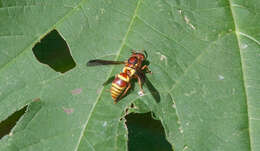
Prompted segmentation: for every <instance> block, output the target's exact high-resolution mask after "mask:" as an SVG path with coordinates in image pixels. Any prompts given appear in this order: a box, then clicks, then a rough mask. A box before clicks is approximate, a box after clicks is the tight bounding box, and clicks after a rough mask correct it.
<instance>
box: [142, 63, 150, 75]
mask: <svg viewBox="0 0 260 151" xmlns="http://www.w3.org/2000/svg"><path fill="white" fill-rule="evenodd" d="M144 69H146V71H147V72H148V73H150V74H152V71H151V70H150V69H149V68H148V66H147V65H144V66H143V67H142V68H141V70H144Z"/></svg>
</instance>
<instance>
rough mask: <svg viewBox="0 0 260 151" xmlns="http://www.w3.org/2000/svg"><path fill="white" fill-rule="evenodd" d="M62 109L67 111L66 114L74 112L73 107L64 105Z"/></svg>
mask: <svg viewBox="0 0 260 151" xmlns="http://www.w3.org/2000/svg"><path fill="white" fill-rule="evenodd" d="M62 109H63V111H64V112H65V113H67V114H68V115H69V114H72V113H73V112H74V109H73V108H65V107H62Z"/></svg>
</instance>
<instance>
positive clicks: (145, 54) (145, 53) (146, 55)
mask: <svg viewBox="0 0 260 151" xmlns="http://www.w3.org/2000/svg"><path fill="white" fill-rule="evenodd" d="M142 51H143V53H144V56H145V59H147V57H148V54H147V52H146V51H145V50H144V49H143V50H142Z"/></svg>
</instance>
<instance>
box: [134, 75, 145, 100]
mask: <svg viewBox="0 0 260 151" xmlns="http://www.w3.org/2000/svg"><path fill="white" fill-rule="evenodd" d="M135 78H137V80H138V85H139V87H140V92H139V93H138V94H139V95H140V96H142V95H144V90H143V82H142V79H141V77H140V76H139V75H137V74H136V75H135Z"/></svg>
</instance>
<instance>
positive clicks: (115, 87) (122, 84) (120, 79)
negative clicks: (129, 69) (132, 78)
mask: <svg viewBox="0 0 260 151" xmlns="http://www.w3.org/2000/svg"><path fill="white" fill-rule="evenodd" d="M128 83H129V77H128V75H127V74H126V73H123V72H122V73H120V74H118V75H117V76H116V78H115V79H114V81H113V82H112V87H111V89H110V93H111V96H112V98H113V100H114V101H117V99H118V97H119V96H120V95H121V94H122V93H123V92H124V90H125V88H126V87H127V86H128Z"/></svg>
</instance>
